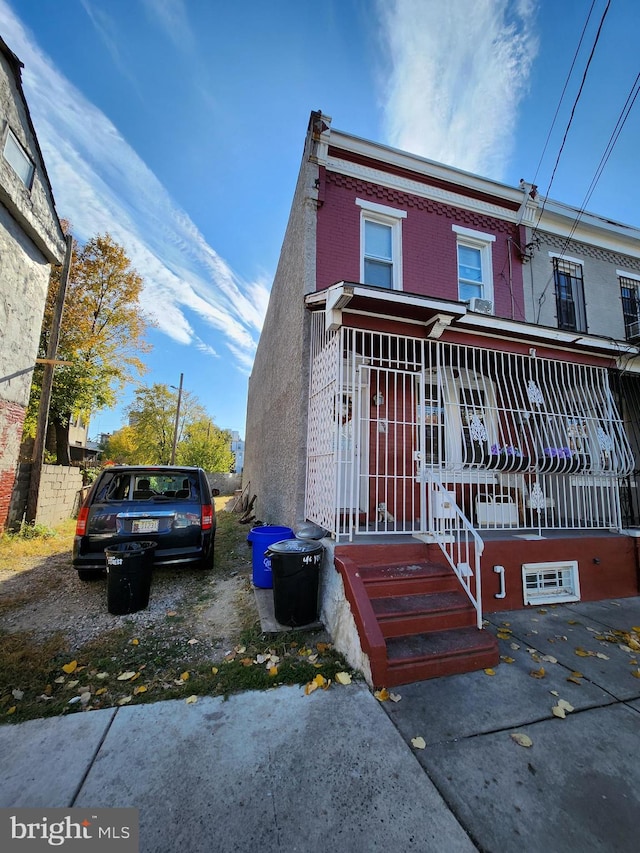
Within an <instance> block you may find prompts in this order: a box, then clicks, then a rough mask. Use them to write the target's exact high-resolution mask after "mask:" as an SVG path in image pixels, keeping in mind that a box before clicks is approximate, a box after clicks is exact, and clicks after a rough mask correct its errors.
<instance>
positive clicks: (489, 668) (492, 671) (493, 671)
mask: <svg viewBox="0 0 640 853" xmlns="http://www.w3.org/2000/svg"><path fill="white" fill-rule="evenodd" d="M484 674H485V675H495V674H496V671H495V669H491V667H490V666H488V667H487V668H486V669H485V671H484Z"/></svg>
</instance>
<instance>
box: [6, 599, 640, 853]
mask: <svg viewBox="0 0 640 853" xmlns="http://www.w3.org/2000/svg"><path fill="white" fill-rule="evenodd" d="M488 618H489V622H490V625H489V630H494V631H497V630H498V628H502V629H503V630H504V629H506V630H505V635H507V634H508V636H507V637H506V639H502V640H500V642H501V644H502V649H501V653H502V654H503V655H504V656H505V657H507V656H508V657H510V658H512V659H513V663H502V664H501V665H500V666H499V667H498V668H497V670H496V674H495V675H494V676H490V675H486V674H485V673H484V672H479V673H470V674H467V675H460V676H452V677H450V678H442V679H435V680H432V681H428V682H422V683H420V684H414V685H409V686H407V687H401V688H398V689H397V690H395V691H394V693H397V694H399V695H400V696H401V699H400V701H399V702H396V703H394V702H391V701H389V702H384V703H380V702H378V700H376V699H375V698H374V697H373V695H372V694H371V693H370V691H369V690H367V689H366V687H364V686H363V685H362V684H352V685H349V686H346V687H343V686H340V685H332V686H331V688H330V689H329V690H327V691H322V690H317V691H315V692H314V693H313V694H311V695H310V696H305V695H304V692H303V690H302V689H301V688H298V687H281V688H276V689H273V690H270V691H266V692H263V693H244V694H240V695H237V696H233V697H231V698H230V699H229V700H227V701H225V700H223V699H220V698H207V697H202V698H199V699H198V701H197V702H196V703H195V704H193V705H187V704H185V702H184V701H170V702H161V703H157V704H154V705H138V706H133V707H131V706H128V707H122V708H118V709H117V710H116V709H111V710H104V711H94V712H90V713H85V714H74V715H71V716H68V717H60V718H52V719H47V720H34V721H31V722H27V723H22V724H20V725H17V726H16V725H4V726H1V727H0V766H1V767H2V774H0V806H3V807H27V806H31V807H46V806H61V807H70V806H87V807H91V808H98V807H117V806H120V807H122V806H134V807H136V808H138V809H139V812H140V850H141V851H145V853H147V852H148V853H156V851H158V853H161V852H162V851H184V853H191V851H203V853H204V851H207V853H209V852H210V851H211V853H218V851H220V853H226V851H229V853H231V852H232V851H233V853H244V852H245V851H246V853H249V851H251V853H254V851H257V850H259V851H260V853H275V851H287V852H288V851H304V853H306V851H311V850H313V851H334V853H341V851H346V853H351V851H354V853H355V852H356V851H362V853H369V852H370V851H378V850H380V851H382V850H385V851H387V850H389V849H391V850H396V851H398V852H399V853H400V851H402V853H404V851H408V850H416V851H425V853H430V852H431V851H434V852H435V851H438V853H449V851H451V853H457V851H473V850H482V851H491V853H511V851H513V853H516V851H517V853H537V851H540V852H541V853H542V851H544V853H561V851H562V853H566V851H567V850H572V851H573V850H579V851H581V853H582V851H602V853H605V851H606V853H611V851H614V850H615V851H619V853H626V851H629V853H631V851H634V853H635V851H636V850H637V848H638V840H637V839H638V822H639V819H640V761H638V755H640V679H638V678H634V677H633V676H632V674H631V673H632V672H633V671H634V670H636V669H638V667H639V663H638V661H639V660H640V658H636V657H635V655H634V653H633V651H625V650H624V649H622V648H620V645H619V643H617V642H616V643H611V642H607V640H606V639H603V638H604V637H606V636H608V633H607V632H608V631H609V629H620V630H627V631H628V630H630V629H631V628H632V627H633V626H639V625H640V598H633V599H621V600H619V601H618V602H602V603H598V604H577V605H565V606H562V607H553V608H552V607H549V608H539V609H529V610H526V611H515V612H510V613H504V614H498V615H495V616H490V617H488ZM504 623H509V624H508V625H506V624H504ZM508 632H511V633H508ZM513 646H517V647H518V648H513ZM576 649H582V650H583V651H584V652H585V654H584V655H583V654H579V655H576ZM598 653H599V654H600V657H598V656H597V655H598ZM543 655H544V656H546V657H547V659H546V660H542V656H543ZM634 660H635V661H636V663H635V664H634V663H633V661H634ZM554 661H555V662H554ZM541 667H543V668H544V674H543V677H537V678H536V677H532V676H531V674H530V673H531V672H536V671H537V672H538V674H539V675H540V668H541ZM576 670H579V671H580V673H581V677H579V678H578V677H575V680H576V681H578V682H579V683H577V684H576V683H575V682H573V681H571V682H568V681H567V678H568V677H574V676H572V673H573V672H574V671H576ZM552 691H555V692H556V693H557V695H555V694H554V693H553V692H552ZM560 698H563V699H565V700H567V701H569V702H570V703H571V705H572V706H573V707H574V709H575V710H574V711H573V712H572V713H570V714H568V716H567V718H566V719H559V718H557V717H554V716H553V713H552V710H551V709H552V707H553V705H555V704H556V703H557V701H558V699H560ZM515 732H521V733H524V734H527V735H528V736H529V737H530V738H531V741H532V742H533V745H532V746H531V747H530V748H525V747H522V746H519V745H518V744H517V743H515V741H514V740H513V739H512V738H511V734H513V733H515ZM417 736H421V737H423V738H424V740H425V741H426V743H427V746H426V748H425V749H424V750H420V749H416V748H414V747H413V746H412V744H411V739H412V738H414V737H417Z"/></svg>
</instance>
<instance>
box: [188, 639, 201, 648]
mask: <svg viewBox="0 0 640 853" xmlns="http://www.w3.org/2000/svg"><path fill="white" fill-rule="evenodd" d="M199 642H200V640H196V638H195V637H192V638H191V639H190V640H189V641H188V644H189V645H190V646H195V644H196V643H199Z"/></svg>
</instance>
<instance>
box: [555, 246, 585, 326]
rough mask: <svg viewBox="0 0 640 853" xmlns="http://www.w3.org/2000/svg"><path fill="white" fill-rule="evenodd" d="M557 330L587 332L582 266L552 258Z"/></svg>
mask: <svg viewBox="0 0 640 853" xmlns="http://www.w3.org/2000/svg"><path fill="white" fill-rule="evenodd" d="M553 279H554V282H555V287H556V310H557V313H558V328H559V329H566V330H567V331H571V332H586V331H587V315H586V312H585V305H584V283H583V278H582V264H581V263H578V262H575V261H569V260H567V259H566V258H553Z"/></svg>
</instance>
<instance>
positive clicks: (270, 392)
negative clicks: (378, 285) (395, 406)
mask: <svg viewBox="0 0 640 853" xmlns="http://www.w3.org/2000/svg"><path fill="white" fill-rule="evenodd" d="M310 144H311V143H310V139H309V137H308V138H307V145H306V146H305V151H304V155H303V160H302V166H301V169H300V173H299V176H298V182H297V186H296V190H295V194H294V199H293V204H292V207H291V213H290V216H289V222H288V225H287V230H286V233H285V238H284V242H283V246H282V250H281V253H280V260H279V262H278V268H277V271H276V275H275V279H274V282H273V286H272V288H271V297H270V299H269V307H268V310H267V315H266V318H265V322H264V326H263V329H262V335H261V337H260V342H259V344H258V349H257V352H256V357H255V361H254V365H253V371H252V373H251V378H250V380H249V397H248V404H247V432H246V440H245V460H244V469H243V472H242V479H243V484H244V485H245V486H246V485H247V484H248V483H250V487H249V490H248V491H249V493H250V496H253V495H257V501H256V504H255V507H254V513H255V515H256V518H257V519H259V520H260V521H263V522H265V523H266V524H283V525H288V526H293V525H294V524H295V523H296V522H297V521H299V520H301V519H302V518H303V517H304V493H305V475H306V446H307V406H308V398H309V394H308V387H309V317H308V312H307V311H306V309H305V307H304V295H305V292H309V291H312V290H315V254H316V242H315V240H316V238H315V234H316V228H315V225H316V199H317V190H316V188H315V181H316V179H317V177H318V167H317V165H316V164H315V163H313V162H311V160H310V151H311V149H310Z"/></svg>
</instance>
